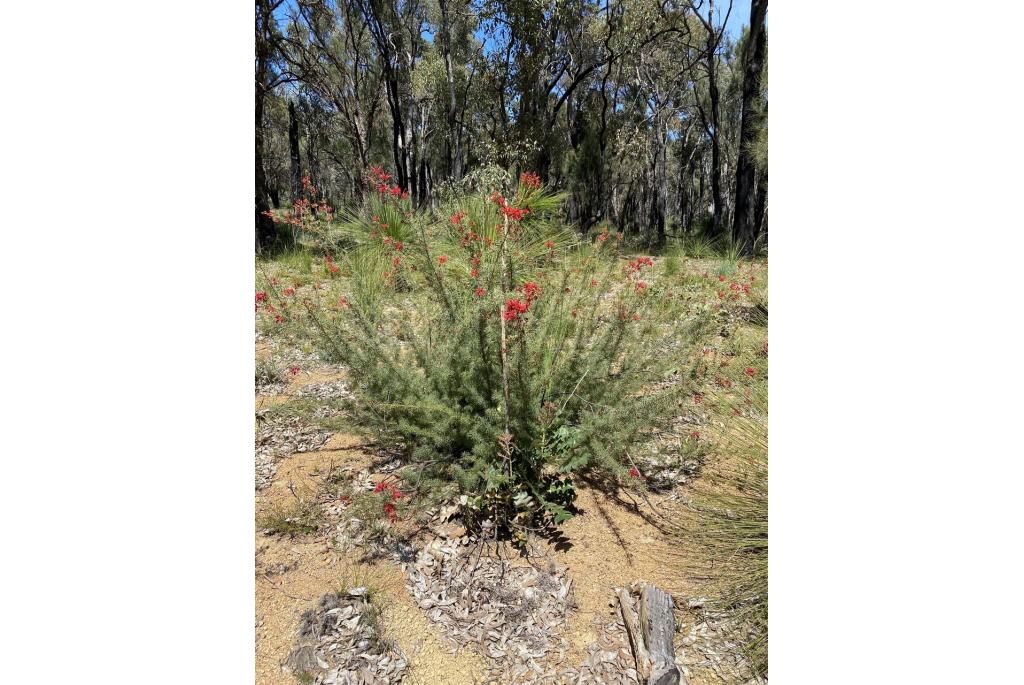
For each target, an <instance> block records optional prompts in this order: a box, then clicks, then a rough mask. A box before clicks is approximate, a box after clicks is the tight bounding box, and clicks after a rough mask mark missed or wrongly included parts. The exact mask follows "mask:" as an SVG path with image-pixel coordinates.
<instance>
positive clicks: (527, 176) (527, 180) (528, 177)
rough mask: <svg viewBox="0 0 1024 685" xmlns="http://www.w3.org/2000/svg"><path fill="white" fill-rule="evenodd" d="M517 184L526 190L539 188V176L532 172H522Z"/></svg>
mask: <svg viewBox="0 0 1024 685" xmlns="http://www.w3.org/2000/svg"><path fill="white" fill-rule="evenodd" d="M519 183H520V184H521V185H522V186H523V187H526V188H540V176H538V175H537V174H535V173H533V172H532V171H524V172H523V173H521V174H520V175H519Z"/></svg>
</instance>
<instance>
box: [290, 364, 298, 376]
mask: <svg viewBox="0 0 1024 685" xmlns="http://www.w3.org/2000/svg"><path fill="white" fill-rule="evenodd" d="M288 373H290V374H291V375H293V376H296V375H298V373H299V367H297V366H293V367H292V368H290V369H288Z"/></svg>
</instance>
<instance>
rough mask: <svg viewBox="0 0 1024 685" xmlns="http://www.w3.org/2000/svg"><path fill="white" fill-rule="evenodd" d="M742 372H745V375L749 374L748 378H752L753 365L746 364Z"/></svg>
mask: <svg viewBox="0 0 1024 685" xmlns="http://www.w3.org/2000/svg"><path fill="white" fill-rule="evenodd" d="M743 373H745V374H747V376H749V377H750V378H753V377H754V367H752V366H748V367H747V368H746V369H744V371H743Z"/></svg>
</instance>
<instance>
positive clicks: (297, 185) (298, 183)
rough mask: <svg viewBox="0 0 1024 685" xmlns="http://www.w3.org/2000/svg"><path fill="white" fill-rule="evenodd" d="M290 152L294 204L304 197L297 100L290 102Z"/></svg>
mask: <svg viewBox="0 0 1024 685" xmlns="http://www.w3.org/2000/svg"><path fill="white" fill-rule="evenodd" d="M288 153H289V156H290V157H291V163H292V167H291V172H292V177H291V180H292V204H295V201H296V200H298V199H299V198H300V197H302V158H301V157H300V156H299V117H298V116H297V115H296V114H295V102H294V101H289V102H288Z"/></svg>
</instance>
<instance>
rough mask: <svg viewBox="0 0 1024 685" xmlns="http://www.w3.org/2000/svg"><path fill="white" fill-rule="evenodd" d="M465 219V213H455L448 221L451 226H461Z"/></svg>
mask: <svg viewBox="0 0 1024 685" xmlns="http://www.w3.org/2000/svg"><path fill="white" fill-rule="evenodd" d="M465 217H466V213H465V212H456V213H455V214H452V215H451V216H450V217H448V218H449V220H451V222H452V225H453V226H459V225H461V224H462V220H463V219H464V218H465Z"/></svg>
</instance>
